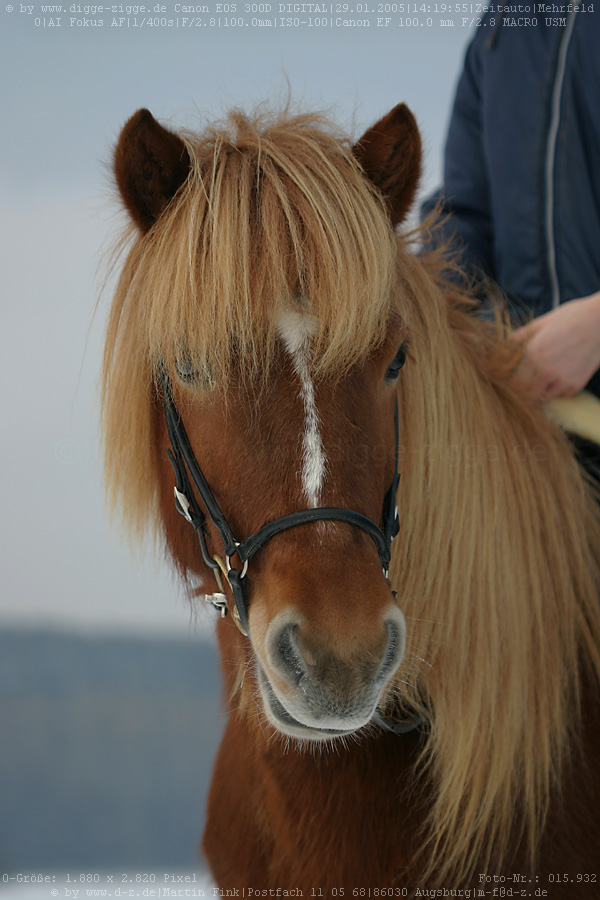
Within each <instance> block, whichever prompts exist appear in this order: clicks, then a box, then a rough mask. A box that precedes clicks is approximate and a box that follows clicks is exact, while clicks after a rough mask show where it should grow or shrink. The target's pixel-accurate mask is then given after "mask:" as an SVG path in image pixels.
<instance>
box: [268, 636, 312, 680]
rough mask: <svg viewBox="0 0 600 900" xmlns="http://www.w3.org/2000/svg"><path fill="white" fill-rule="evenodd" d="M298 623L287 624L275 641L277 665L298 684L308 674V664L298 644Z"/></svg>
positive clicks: (289, 678)
mask: <svg viewBox="0 0 600 900" xmlns="http://www.w3.org/2000/svg"><path fill="white" fill-rule="evenodd" d="M297 632H298V625H296V624H294V623H290V624H289V625H286V626H285V627H284V628H283V629H282V630H281V631H280V632H279V635H278V636H277V637H276V638H275V641H274V647H273V650H274V653H273V657H274V662H275V667H276V668H277V669H279V671H281V672H282V674H284V675H285V676H286V677H287V678H288V680H290V681H292V682H293V683H294V684H295V685H296V686H297V685H298V684H299V682H300V681H301V679H302V678H303V677H304V675H306V666H305V664H304V661H303V659H302V654H301V653H300V650H299V649H298V644H297V637H296V636H297Z"/></svg>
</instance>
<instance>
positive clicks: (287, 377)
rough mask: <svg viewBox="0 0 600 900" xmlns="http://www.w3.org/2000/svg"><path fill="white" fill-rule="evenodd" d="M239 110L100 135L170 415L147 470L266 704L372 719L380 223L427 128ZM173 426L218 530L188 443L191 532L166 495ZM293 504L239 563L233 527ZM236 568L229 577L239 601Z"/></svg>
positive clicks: (382, 535)
mask: <svg viewBox="0 0 600 900" xmlns="http://www.w3.org/2000/svg"><path fill="white" fill-rule="evenodd" d="M235 127H236V129H237V136H236V138H235V139H234V138H231V137H225V136H224V135H223V134H222V133H212V134H210V135H209V136H208V137H207V138H205V139H204V142H200V143H197V142H196V143H194V141H193V140H192V139H190V138H187V137H180V136H179V135H176V134H174V133H173V132H171V131H169V130H167V129H165V128H164V127H162V126H161V125H159V124H158V123H157V122H156V121H155V119H154V118H153V117H152V116H151V114H150V113H149V112H148V111H146V110H140V111H139V112H138V113H136V114H135V115H134V116H133V117H132V118H131V119H130V120H129V122H128V123H127V124H126V125H125V128H124V129H123V132H122V134H121V136H120V139H119V142H118V145H117V148H116V152H115V173H116V180H117V184H118V187H119V190H120V193H121V197H122V200H123V202H124V204H125V206H126V208H127V210H128V212H129V215H130V217H131V220H132V221H133V223H134V224H135V226H136V229H137V243H136V247H137V248H138V249H137V257H136V263H135V271H130V272H129V273H128V274H127V275H125V276H124V277H125V280H126V282H127V284H126V286H125V288H124V296H125V295H127V294H129V295H131V294H132V293H135V292H139V293H140V298H141V299H140V308H139V309H138V310H137V311H136V316H137V319H138V323H137V324H138V327H140V330H141V332H142V333H143V339H142V340H141V343H142V344H144V343H145V344H146V347H145V350H144V351H142V352H141V353H140V352H139V351H136V353H137V355H138V357H139V360H140V361H139V366H138V369H139V368H140V367H141V368H144V369H145V371H146V377H148V375H150V374H153V376H154V377H153V382H152V383H147V384H146V387H145V389H146V390H147V391H151V390H156V391H157V392H158V394H160V393H162V394H163V398H162V399H163V401H164V400H166V401H167V405H168V407H169V408H170V409H171V415H172V420H173V424H172V428H171V433H169V432H168V429H167V423H166V422H165V419H164V418H163V417H162V416H161V415H160V414H157V406H156V404H154V405H153V408H152V410H151V412H150V418H151V419H152V423H151V427H150V428H149V429H148V431H147V437H146V440H147V441H148V440H149V441H151V442H152V444H153V452H154V454H155V455H154V457H153V459H154V461H155V465H154V466H153V469H154V471H150V472H148V473H147V477H149V478H150V479H154V484H153V485H147V486H146V488H145V489H146V490H149V491H150V492H151V493H152V492H154V493H155V495H156V497H157V498H158V500H159V506H160V515H161V517H162V521H163V524H164V530H165V533H166V539H167V543H168V546H169V549H170V552H171V554H172V556H173V558H174V560H175V561H176V563H177V565H178V566H179V568H180V569H181V570H182V571H184V572H185V573H186V575H187V576H188V577H191V578H192V579H193V580H194V583H195V587H196V588H197V589H198V590H201V591H202V592H203V593H204V592H205V593H206V594H208V595H212V596H213V598H214V595H215V594H219V596H221V597H222V594H223V593H225V595H226V598H227V603H228V605H229V607H230V609H232V611H233V612H234V616H235V619H236V620H237V621H238V624H240V614H241V618H242V620H243V626H245V627H243V626H242V631H244V632H247V636H242V635H240V634H239V633H238V632H236V631H235V629H234V628H233V622H232V620H231V618H230V619H228V620H226V621H225V622H224V623H223V625H222V632H223V637H222V641H223V642H224V643H225V644H226V645H227V647H229V653H230V655H231V650H232V647H233V645H234V644H235V646H236V652H237V655H238V657H240V658H241V660H242V661H243V669H244V671H247V672H249V674H248V675H246V676H245V677H246V680H247V681H251V680H252V679H256V682H257V686H258V689H259V694H260V698H261V703H262V707H263V709H264V712H265V714H266V716H267V719H268V720H269V722H270V723H271V724H272V725H274V726H275V727H276V728H277V729H279V731H281V732H283V733H284V734H286V735H290V736H293V737H297V738H313V739H317V740H318V739H326V738H330V737H332V736H338V735H343V734H347V733H350V732H353V731H355V730H357V729H359V728H361V727H362V726H364V725H366V724H367V723H368V722H369V721H371V719H372V718H373V716H374V714H375V712H376V709H377V707H378V704H379V703H380V701H381V699H382V696H383V694H384V692H385V689H386V686H387V685H388V683H389V682H390V680H391V679H392V677H393V675H394V673H395V672H396V670H397V668H398V666H399V665H400V663H401V661H402V658H403V655H404V651H405V631H406V628H405V622H404V617H403V614H402V611H401V610H400V608H399V607H398V605H397V603H396V602H395V594H394V593H393V592H392V590H391V587H390V583H389V581H388V577H387V571H384V570H387V568H388V567H389V543H390V541H391V537H392V533H391V532H392V526H393V522H391V521H389V519H390V512H389V510H388V513H387V517H388V521H387V522H385V521H384V519H385V516H386V512H385V509H384V512H383V513H382V508H383V507H384V506H385V504H384V500H385V501H386V502H387V506H388V507H390V505H391V511H392V512H391V515H392V518H393V510H394V506H395V499H394V494H395V489H396V486H397V477H396V466H397V456H398V447H397V428H398V425H397V412H396V411H395V405H396V402H397V401H396V388H397V382H398V379H399V378H401V376H402V372H401V369H402V366H403V363H404V361H405V359H406V357H407V354H408V352H409V351H408V335H407V330H406V327H405V324H404V322H403V321H402V318H401V317H400V316H399V315H398V314H397V313H396V312H395V310H394V305H393V302H392V293H393V285H394V273H393V268H394V261H393V259H394V249H393V248H394V227H395V226H396V225H397V224H398V223H400V222H401V221H402V220H403V219H404V217H405V215H406V213H407V211H408V209H409V207H410V205H411V202H412V200H413V197H414V193H415V190H416V187H417V182H418V178H419V172H420V162H421V150H420V139H419V134H418V130H417V126H416V123H415V120H414V118H413V116H412V114H411V113H410V112H409V111H408V109H407V108H406V107H405V106H404V105H400V106H398V107H396V108H395V109H394V110H392V111H391V112H390V113H389V114H388V115H387V116H386V117H385V118H384V119H382V120H381V121H380V122H378V123H377V125H375V126H374V127H372V128H370V129H369V130H368V131H367V132H366V134H365V135H364V136H363V137H362V139H361V140H360V141H358V143H356V144H355V145H354V146H351V145H347V146H344V145H343V144H342V143H340V141H339V140H338V139H337V137H336V138H335V139H334V138H333V137H332V136H331V135H328V134H327V133H326V131H325V130H323V128H322V127H321V124H320V122H319V121H316V120H314V119H311V118H310V117H297V118H295V119H294V118H292V119H290V120H289V121H279V122H275V123H272V124H271V126H270V127H267V128H266V129H264V128H263V130H262V132H261V131H259V130H258V128H257V127H256V125H254V124H253V123H251V122H250V121H249V120H246V119H245V118H243V117H241V116H239V115H238V116H237V121H236V125H235ZM181 229H183V234H184V235H185V241H182V233H181ZM178 230H179V232H180V233H179V234H178V236H177V237H176V236H175V235H176V233H177V232H178ZM134 255H136V251H135V250H134ZM184 257H185V259H184ZM182 260H183V262H182ZM173 266H174V268H173ZM161 267H162V276H161ZM342 267H343V268H344V269H345V271H341V269H342ZM126 268H127V267H126ZM348 269H350V271H348ZM150 270H152V271H150ZM167 271H169V272H170V273H171V274H170V275H169V276H167V277H168V279H169V282H170V283H169V285H168V286H167V288H166V290H165V286H164V283H163V286H162V287H161V288H159V289H158V290H157V289H156V282H157V281H161V282H164V276H165V275H166V273H167ZM349 281H351V282H352V283H351V284H350V285H349ZM178 282H180V283H179V284H178ZM183 282H185V285H184V286H182V284H183ZM142 284H145V285H146V287H142ZM144 291H147V294H146V296H145V297H142V296H141V295H142V294H143V293H144ZM161 292H162V296H161V299H160V303H158V302H157V300H158V298H157V293H158V294H161ZM181 293H183V294H185V298H184V299H182V297H181V296H178V295H180V294H181ZM221 304H222V308H219V307H220V305H221ZM225 317H227V321H224V318H225ZM157 336H158V340H157V339H156V338H157ZM138 337H139V335H138ZM157 371H158V372H159V374H160V375H161V377H160V378H159V377H157V375H156V373H157ZM153 385H154V387H153ZM167 418H168V416H167ZM181 426H183V428H184V433H185V441H186V443H187V445H188V449H190V448H191V451H192V453H193V456H194V460H195V462H197V465H198V467H199V469H200V471H201V476H200V477H201V478H203V479H204V480H205V482H206V484H207V486H208V487H209V490H210V492H211V495H212V498H213V500H214V501H215V502H216V505H217V508H218V510H219V513H220V514H221V515H222V517H223V519H224V520H225V522H226V525H227V526H228V529H229V531H228V534H229V536H230V537H231V538H234V539H235V544H232V545H231V546H230V547H229V548H228V547H227V546H224V543H225V544H226V543H227V539H226V538H224V535H223V530H222V528H219V523H218V522H217V521H215V519H214V516H213V515H211V511H210V509H207V508H206V497H204V496H203V495H201V493H199V492H198V488H199V487H200V485H199V484H198V480H197V479H196V480H194V479H193V478H191V479H190V478H189V464H186V462H185V461H184V460H183V458H180V459H179V466H178V467H177V463H176V469H177V468H179V471H178V472H176V474H177V476H178V481H179V480H180V479H181V477H184V478H187V493H188V494H190V495H191V496H189V497H187V496H185V495H184V494H183V492H182V491H179V499H178V504H177V506H178V512H184V513H189V511H188V510H187V509H186V510H184V509H182V502H183V503H184V504H185V503H187V502H191V503H192V504H193V506H194V510H195V513H196V518H197V519H198V520H201V524H198V522H195V523H194V524H196V525H197V526H198V528H197V530H198V532H199V534H200V537H201V538H202V541H201V542H198V541H197V540H196V539H195V537H194V534H193V530H192V529H190V528H189V525H188V524H187V523H186V522H185V520H184V519H183V518H182V517H180V516H179V515H178V514H177V511H176V509H175V505H174V502H173V471H172V469H171V467H170V465H169V462H168V460H167V456H166V454H165V450H166V449H167V448H170V451H171V454H172V457H173V459H174V458H175V457H178V449H177V447H175V448H174V447H173V446H172V444H173V440H174V438H173V433H172V431H173V429H177V428H178V427H181ZM175 440H176V439H175ZM188 463H189V460H188ZM193 464H194V463H193V462H192V465H193ZM179 486H180V487H181V485H179ZM200 490H201V488H200ZM182 497H183V498H184V499H183V500H182ZM209 502H210V501H209ZM306 510H310V511H312V514H311V515H305V516H304V518H303V511H306ZM332 511H333V512H335V511H337V512H338V513H340V512H341V515H338V516H336V515H333V514H332ZM299 512H300V517H299V521H298V522H293V526H294V527H287V524H286V527H285V528H282V529H281V530H278V531H277V533H276V534H275V535H270V537H269V540H268V541H265V542H264V544H262V545H261V546H260V548H259V550H258V552H256V551H255V553H254V555H253V556H252V558H251V559H248V558H246V560H245V567H244V560H243V559H239V558H238V556H237V554H236V550H237V547H236V545H237V544H238V543H240V542H242V545H243V542H244V540H245V539H247V538H248V537H249V536H252V535H256V534H257V533H260V532H261V529H264V528H265V526H267V525H268V524H269V523H278V522H280V521H281V520H282V519H284V517H285V521H286V523H287V521H288V519H287V517H289V516H290V515H294V514H298V513H299ZM347 513H349V514H350V515H349V517H348V516H347V515H346V514H347ZM187 517H188V518H190V516H189V514H188V515H187ZM217 518H219V516H217ZM365 523H367V524H365ZM386 532H387V533H386ZM201 544H204V548H202V547H201ZM386 544H387V545H388V546H387V547H386ZM202 549H204V550H205V552H204V554H203V553H202V552H201V550H202ZM240 555H241V549H240ZM386 555H387V560H386ZM225 559H227V568H225V566H223V561H224V560H225ZM214 560H217V561H218V562H217V564H219V565H221V566H222V567H223V569H224V577H223V576H222V575H221V573H220V570H219V569H217V566H216V565H215V563H214ZM228 569H229V570H230V571H229V572H228ZM232 573H233V575H235V577H237V578H238V579H239V577H240V575H241V574H242V573H243V579H244V583H243V600H242V602H241V603H240V602H237V608H236V603H235V602H234V599H233V597H232V596H231V578H229V577H228V575H230V574H232ZM228 582H229V583H228ZM236 599H237V597H236ZM224 602H225V600H224V599H223V601H222V605H224ZM244 605H245V608H244ZM230 681H231V682H232V688H233V689H235V686H236V684H238V683H239V678H238V681H237V682H236V681H235V679H232V678H231V677H230Z"/></svg>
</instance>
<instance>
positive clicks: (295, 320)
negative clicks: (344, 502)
mask: <svg viewBox="0 0 600 900" xmlns="http://www.w3.org/2000/svg"><path fill="white" fill-rule="evenodd" d="M278 330H279V334H280V335H281V339H282V340H283V342H284V344H285V348H286V350H287V352H288V353H289V354H290V356H291V357H292V364H293V366H294V372H295V373H296V375H297V376H298V378H299V379H300V397H301V399H302V403H303V405H304V433H303V436H302V469H301V475H302V490H303V492H304V495H305V497H306V499H307V501H308V505H309V506H310V507H313V508H314V507H317V506H319V500H320V493H321V488H322V486H323V481H324V480H325V470H326V463H327V460H326V458H325V451H324V449H323V441H322V440H321V433H320V431H319V424H320V423H319V413H318V411H317V404H316V402H315V387H314V384H313V381H312V378H311V376H310V370H309V366H308V358H309V343H310V338H311V337H312V335H313V334H314V333H315V330H316V323H315V320H314V319H313V318H311V316H308V315H305V314H303V313H301V312H297V311H295V310H286V311H285V312H283V313H282V314H281V316H280V318H279V323H278Z"/></svg>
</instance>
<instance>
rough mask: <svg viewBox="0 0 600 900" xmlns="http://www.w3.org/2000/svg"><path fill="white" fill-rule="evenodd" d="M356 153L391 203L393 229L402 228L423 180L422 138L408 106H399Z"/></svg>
mask: <svg viewBox="0 0 600 900" xmlns="http://www.w3.org/2000/svg"><path fill="white" fill-rule="evenodd" d="M352 149H353V153H354V156H355V157H356V158H357V160H358V161H359V163H360V164H361V166H362V167H363V169H364V171H365V174H366V175H367V176H368V177H369V179H370V180H371V181H372V182H373V184H374V185H375V187H376V188H378V189H379V191H380V192H381V193H382V194H383V196H384V197H385V199H386V200H387V202H388V207H389V212H390V218H391V220H392V225H393V226H394V227H395V226H396V225H399V224H400V222H402V221H403V220H404V219H405V217H406V214H407V213H408V211H409V209H410V207H411V206H412V204H413V201H414V199H415V194H416V192H417V187H418V185H419V178H420V177H421V158H422V153H421V135H420V134H419V127H418V125H417V122H416V119H415V117H414V116H413V114H412V113H411V111H410V109H409V108H408V106H406V105H405V104H404V103H399V104H398V106H395V107H394V109H392V111H391V112H389V113H388V114H387V116H384V117H383V119H380V121H379V122H377V123H376V124H375V125H373V126H372V128H369V129H368V131H365V133H364V134H363V136H362V137H361V139H360V140H359V141H358V142H357V143H356V144H355V145H354V147H353V148H352Z"/></svg>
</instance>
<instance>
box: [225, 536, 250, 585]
mask: <svg viewBox="0 0 600 900" xmlns="http://www.w3.org/2000/svg"><path fill="white" fill-rule="evenodd" d="M235 546H236V547H239V546H240V543H239V541H236V542H235ZM225 565H226V566H227V571H228V572H231V569H232V566H231V557H230V556H226V557H225ZM247 571H248V560H246V562H245V563H244V565H243V567H242V574H241V575H240V578H245V577H246V572H247Z"/></svg>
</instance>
